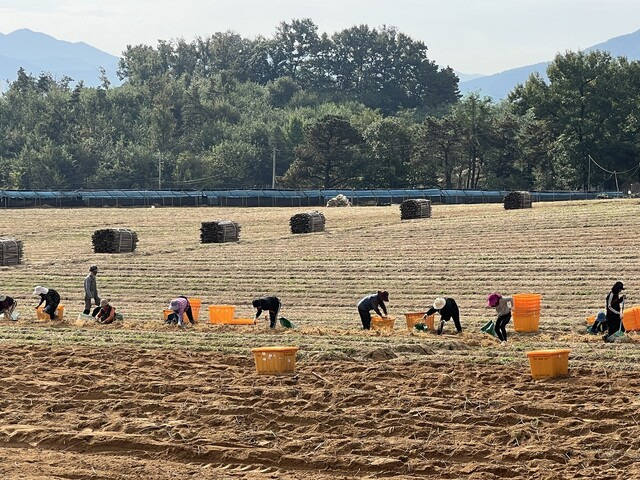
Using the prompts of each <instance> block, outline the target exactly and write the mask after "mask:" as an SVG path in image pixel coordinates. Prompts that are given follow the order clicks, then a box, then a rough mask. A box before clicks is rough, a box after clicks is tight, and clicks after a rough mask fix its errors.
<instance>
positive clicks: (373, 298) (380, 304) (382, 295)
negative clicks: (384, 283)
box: [358, 290, 389, 330]
mask: <svg viewBox="0 0 640 480" xmlns="http://www.w3.org/2000/svg"><path fill="white" fill-rule="evenodd" d="M388 301H389V292H387V291H386V290H378V293H372V294H371V295H367V296H366V297H364V298H363V299H362V300H360V301H359V302H358V313H359V314H360V320H362V328H364V329H365V330H370V329H371V310H373V311H375V312H376V313H377V314H378V315H380V316H381V317H386V316H387V307H386V306H385V304H384V302H388ZM380 309H382V311H383V312H384V315H382V313H380Z"/></svg>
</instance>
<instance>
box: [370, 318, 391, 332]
mask: <svg viewBox="0 0 640 480" xmlns="http://www.w3.org/2000/svg"><path fill="white" fill-rule="evenodd" d="M395 322H396V319H395V318H394V317H388V316H387V317H378V316H374V317H371V328H372V329H373V330H380V331H391V330H393V325H394V324H395Z"/></svg>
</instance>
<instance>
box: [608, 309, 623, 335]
mask: <svg viewBox="0 0 640 480" xmlns="http://www.w3.org/2000/svg"><path fill="white" fill-rule="evenodd" d="M621 327H622V331H623V332H624V325H623V324H622V320H621V319H620V315H616V314H615V313H611V312H607V328H608V329H609V335H612V334H614V333H616V332H617V331H618V330H620V328H621Z"/></svg>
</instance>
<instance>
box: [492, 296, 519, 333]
mask: <svg viewBox="0 0 640 480" xmlns="http://www.w3.org/2000/svg"><path fill="white" fill-rule="evenodd" d="M512 305H513V299H512V298H511V297H503V296H502V295H500V294H499V293H491V294H489V296H488V297H487V305H486V307H487V308H495V309H496V313H497V315H498V318H496V336H497V337H498V338H499V339H500V341H501V342H506V341H507V328H506V327H507V323H509V321H510V320H511V308H512Z"/></svg>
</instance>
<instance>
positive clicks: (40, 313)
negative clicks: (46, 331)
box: [36, 304, 64, 320]
mask: <svg viewBox="0 0 640 480" xmlns="http://www.w3.org/2000/svg"><path fill="white" fill-rule="evenodd" d="M36 318H37V319H38V320H51V317H50V316H49V314H48V313H44V306H42V305H41V306H39V307H38V309H37V310H36ZM55 319H56V320H63V319H64V305H63V304H59V305H58V308H56V318H55Z"/></svg>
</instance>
